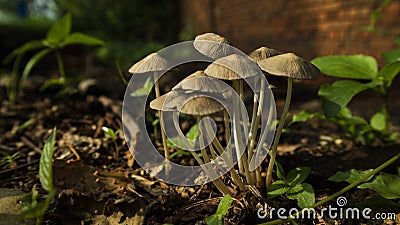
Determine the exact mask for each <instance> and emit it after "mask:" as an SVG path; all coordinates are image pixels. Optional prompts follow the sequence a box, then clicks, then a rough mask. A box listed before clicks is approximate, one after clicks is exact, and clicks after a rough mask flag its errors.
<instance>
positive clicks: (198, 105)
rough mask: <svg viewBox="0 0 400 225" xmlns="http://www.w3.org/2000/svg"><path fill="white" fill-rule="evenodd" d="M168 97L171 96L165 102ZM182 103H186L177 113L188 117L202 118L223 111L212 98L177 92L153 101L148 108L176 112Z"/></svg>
mask: <svg viewBox="0 0 400 225" xmlns="http://www.w3.org/2000/svg"><path fill="white" fill-rule="evenodd" d="M168 95H171V96H169V101H168V102H165V100H166V99H167V97H168ZM187 99H190V100H187ZM183 101H186V102H185V103H184V105H183V106H182V108H181V109H180V110H179V112H181V113H184V114H188V115H195V116H204V115H210V114H213V113H216V112H219V111H221V110H223V109H224V107H223V106H222V105H221V104H220V103H219V102H218V101H216V100H214V99H212V98H209V97H206V96H202V95H200V94H198V93H179V92H177V91H171V92H169V93H167V94H164V95H161V96H160V97H158V98H156V99H154V100H153V101H151V102H150V108H152V109H156V110H162V111H178V106H179V105H181V104H182V103H183Z"/></svg>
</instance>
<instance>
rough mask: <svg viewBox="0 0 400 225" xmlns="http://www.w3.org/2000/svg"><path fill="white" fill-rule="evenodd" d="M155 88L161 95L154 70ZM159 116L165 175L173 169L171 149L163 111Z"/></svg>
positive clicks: (157, 93)
mask: <svg viewBox="0 0 400 225" xmlns="http://www.w3.org/2000/svg"><path fill="white" fill-rule="evenodd" d="M153 75H154V86H155V87H154V89H155V92H156V98H158V97H160V83H159V82H158V74H157V72H154V74H153ZM158 117H159V119H160V129H161V139H162V144H163V148H164V157H165V161H166V163H165V176H166V177H168V176H169V171H170V170H171V164H170V157H169V151H168V145H167V137H166V136H165V130H164V122H163V117H162V113H161V111H158Z"/></svg>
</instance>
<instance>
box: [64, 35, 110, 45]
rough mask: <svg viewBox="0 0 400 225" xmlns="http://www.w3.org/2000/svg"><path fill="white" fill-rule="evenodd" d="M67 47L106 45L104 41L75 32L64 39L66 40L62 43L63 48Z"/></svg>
mask: <svg viewBox="0 0 400 225" xmlns="http://www.w3.org/2000/svg"><path fill="white" fill-rule="evenodd" d="M67 45H85V46H94V45H104V41H102V40H100V39H98V38H95V37H93V36H90V35H86V34H83V33H79V32H75V33H72V34H68V35H67V36H66V37H65V38H64V40H63V41H62V42H61V43H60V46H61V47H64V46H67Z"/></svg>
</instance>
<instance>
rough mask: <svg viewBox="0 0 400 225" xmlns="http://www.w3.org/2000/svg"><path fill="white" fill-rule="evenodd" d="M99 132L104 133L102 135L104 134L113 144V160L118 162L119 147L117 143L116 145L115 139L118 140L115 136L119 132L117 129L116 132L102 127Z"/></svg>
mask: <svg viewBox="0 0 400 225" xmlns="http://www.w3.org/2000/svg"><path fill="white" fill-rule="evenodd" d="M101 130H102V131H103V132H104V134H106V135H107V136H108V137H110V138H111V141H112V142H113V144H114V149H115V151H114V158H115V159H116V160H118V158H119V146H118V143H117V138H118V137H117V135H118V133H119V132H120V131H121V130H120V129H118V130H117V131H114V130H113V129H112V128H109V127H102V128H101Z"/></svg>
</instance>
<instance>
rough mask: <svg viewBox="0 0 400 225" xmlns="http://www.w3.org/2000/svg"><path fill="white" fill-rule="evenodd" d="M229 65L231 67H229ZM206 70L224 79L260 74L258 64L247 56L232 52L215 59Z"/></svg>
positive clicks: (211, 74)
mask: <svg viewBox="0 0 400 225" xmlns="http://www.w3.org/2000/svg"><path fill="white" fill-rule="evenodd" d="M228 67H229V68H228ZM204 72H205V73H206V74H207V76H210V77H215V78H218V79H222V80H239V79H242V78H248V77H252V76H256V75H257V74H259V69H258V67H257V65H256V64H255V63H254V62H253V61H251V60H250V59H248V58H247V57H244V56H241V55H238V54H231V55H228V56H225V57H222V58H219V59H217V60H215V61H214V62H213V63H211V64H210V65H209V66H208V67H207V68H206V69H205V70H204Z"/></svg>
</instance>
